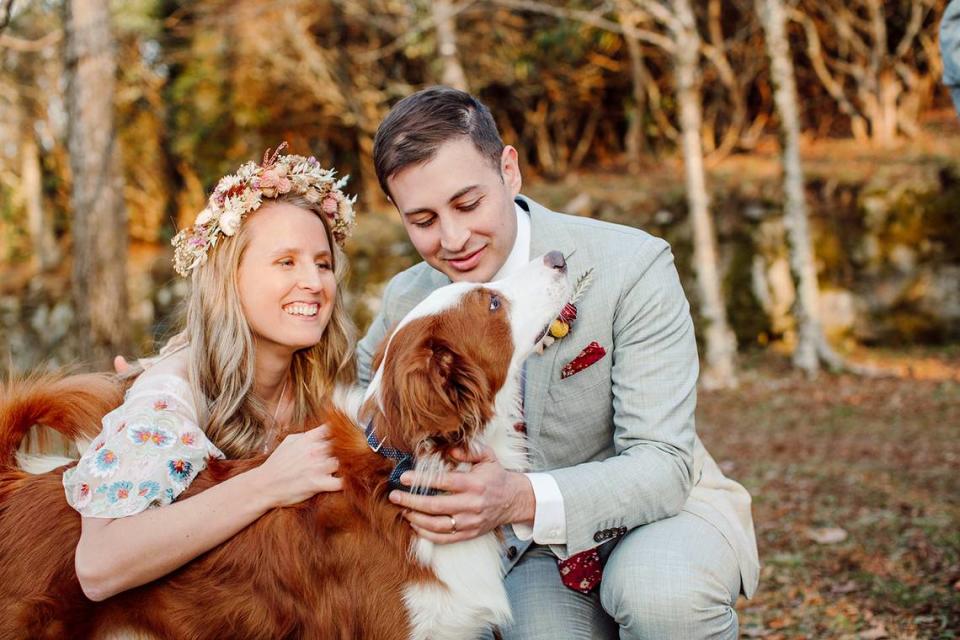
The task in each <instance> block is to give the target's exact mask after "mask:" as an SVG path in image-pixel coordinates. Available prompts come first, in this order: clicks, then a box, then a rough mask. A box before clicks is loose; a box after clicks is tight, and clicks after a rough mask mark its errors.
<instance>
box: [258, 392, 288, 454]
mask: <svg viewBox="0 0 960 640" xmlns="http://www.w3.org/2000/svg"><path fill="white" fill-rule="evenodd" d="M289 379H290V376H289V375H287V376H286V377H284V379H283V386H282V387H280V398H278V399H277V408H276V409H274V411H273V429H274V432H275V433H279V432H280V425H279V424H277V416H279V415H280V407H281V406H283V394H284V393H285V392H286V390H287V381H288V380H289ZM269 448H270V443H269V442H264V443H263V450H264V452H266V451H267V450H269Z"/></svg>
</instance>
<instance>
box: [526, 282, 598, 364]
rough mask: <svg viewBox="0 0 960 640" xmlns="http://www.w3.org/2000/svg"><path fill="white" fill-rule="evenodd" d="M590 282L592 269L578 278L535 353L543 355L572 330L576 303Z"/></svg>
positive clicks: (575, 315) (575, 314)
mask: <svg viewBox="0 0 960 640" xmlns="http://www.w3.org/2000/svg"><path fill="white" fill-rule="evenodd" d="M591 282H593V268H592V267H591V268H590V269H587V270H586V271H584V272H583V273H581V274H580V277H579V278H577V283H576V284H575V285H574V286H573V295H571V296H570V300H569V301H568V302H567V304H565V305H564V306H563V309H562V310H561V311H560V315H558V316H557V319H556V320H554V321H553V322H551V323H550V329H549V330H548V331H547V335H545V336H543V339H542V340H541V341H540V344H538V345H537V353H543V350H544V349H546V348H547V347H549V346H550V345H552V344H553V343H554V342H556V341H557V340H561V339H563V338H565V337H567V334H568V333H570V329H572V328H573V323H574V322H575V321H576V319H577V302H578V301H579V300H580V298H582V297H583V294H584V292H586V290H587V287H589V286H590V283H591Z"/></svg>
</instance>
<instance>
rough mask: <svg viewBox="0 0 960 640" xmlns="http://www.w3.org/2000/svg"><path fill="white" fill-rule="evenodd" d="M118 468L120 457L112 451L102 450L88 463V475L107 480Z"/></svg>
mask: <svg viewBox="0 0 960 640" xmlns="http://www.w3.org/2000/svg"><path fill="white" fill-rule="evenodd" d="M119 466H120V456H119V455H117V453H116V452H115V451H113V449H107V448H105V447H104V448H102V449H100V450H99V451H97V454H96V455H95V456H94V457H93V459H92V460H91V461H90V473H92V474H93V475H94V476H96V477H98V478H108V477H110V476H111V475H113V473H114V472H115V471H116V470H117V468H118V467H119Z"/></svg>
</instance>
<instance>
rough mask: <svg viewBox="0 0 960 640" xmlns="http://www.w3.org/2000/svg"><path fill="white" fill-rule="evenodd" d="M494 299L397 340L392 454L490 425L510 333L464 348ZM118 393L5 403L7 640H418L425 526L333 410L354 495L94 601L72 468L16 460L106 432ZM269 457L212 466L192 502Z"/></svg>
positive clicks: (284, 515)
mask: <svg viewBox="0 0 960 640" xmlns="http://www.w3.org/2000/svg"><path fill="white" fill-rule="evenodd" d="M475 297H476V296H475ZM485 304H487V303H486V302H485V301H484V300H483V299H482V298H480V297H476V299H475V300H472V301H467V304H465V305H463V307H462V308H461V309H458V310H456V312H455V313H454V314H452V318H446V319H444V320H442V321H440V322H439V324H438V323H432V322H430V321H429V320H425V321H422V322H416V323H413V324H411V326H409V327H405V328H404V329H403V330H401V331H400V332H399V333H398V335H396V336H395V337H394V339H393V342H392V344H391V347H390V352H389V355H388V357H387V362H386V368H385V372H384V373H385V375H384V381H385V387H384V394H385V395H384V401H385V405H386V406H385V413H386V417H385V416H384V414H382V413H379V412H377V413H376V415H375V417H374V419H375V421H376V426H377V428H378V430H379V432H380V433H381V434H384V435H385V436H386V437H388V438H389V439H390V441H391V443H392V444H393V445H394V446H399V447H403V448H407V449H412V448H415V447H417V446H418V444H419V443H422V442H423V441H425V440H426V439H427V438H428V437H429V438H434V440H433V441H432V442H433V443H434V444H435V445H436V448H437V449H441V450H445V449H447V448H449V447H451V446H455V445H457V444H462V443H463V442H464V440H465V439H467V440H468V439H469V438H470V437H472V436H473V435H474V434H475V433H476V431H475V429H476V428H478V427H480V426H482V425H483V423H484V422H485V421H486V420H487V419H488V418H489V416H490V415H491V413H492V411H493V400H494V396H495V394H496V391H497V390H498V389H499V387H500V386H501V385H502V383H503V376H504V375H505V373H506V370H507V366H508V364H509V350H510V349H509V347H510V333H509V326H508V325H507V324H506V322H504V321H502V320H501V321H499V322H496V321H494V322H491V323H490V324H489V326H488V327H486V328H485V329H483V331H484V332H487V333H485V335H484V336H483V337H482V338H481V339H480V340H468V341H467V342H469V343H470V344H471V345H474V346H470V347H469V348H468V349H466V350H465V349H464V348H463V347H462V346H460V345H458V342H461V343H462V338H463V335H464V334H463V333H460V332H461V331H463V329H464V326H463V323H464V322H465V321H467V320H470V321H471V322H475V321H476V317H477V316H476V315H473V316H472V318H473V319H472V320H471V319H470V318H469V317H468V316H465V315H462V314H468V315H469V314H470V312H471V310H472V307H473V306H476V305H479V306H481V307H482V306H484V305H485ZM481 318H483V316H481ZM484 322H486V321H484ZM475 330H476V329H475ZM458 338H459V340H458ZM477 342H479V343H481V345H480V346H476V345H475V344H474V343H477ZM504 353H507V356H506V357H505V356H504V355H503V354H504ZM438 395H442V396H443V398H441V399H438ZM120 397H121V395H120V387H119V385H118V384H116V383H114V382H112V381H111V379H110V378H108V377H106V376H74V377H70V378H65V379H57V378H53V377H46V378H38V379H35V380H33V381H32V382H30V383H29V384H23V383H19V384H11V385H8V386H7V388H6V389H5V390H3V391H2V395H0V640H7V639H14V638H16V639H21V638H22V639H27V638H30V639H53V638H85V637H91V636H96V635H98V634H100V633H102V632H105V631H109V630H114V629H136V630H140V631H143V632H146V633H148V634H151V635H154V636H157V637H161V638H178V639H180V638H184V639H186V638H197V639H200V638H211V639H212V638H271V639H272V638H343V639H347V638H349V639H355V638H370V639H384V640H392V639H397V640H400V639H402V638H406V637H408V635H409V621H408V620H407V617H406V610H405V608H404V605H403V601H402V595H403V592H404V588H405V586H407V585H410V584H412V583H416V582H424V581H431V580H435V579H436V578H435V577H434V576H433V574H432V572H431V571H430V570H429V569H428V568H425V567H423V566H421V565H419V564H417V563H415V562H414V561H412V559H411V556H410V550H411V542H412V535H413V534H412V530H411V529H410V527H409V525H408V524H407V522H406V521H405V520H404V519H403V518H402V517H401V514H400V511H399V509H398V508H396V507H394V506H393V505H392V504H391V503H390V502H389V501H388V500H387V499H386V495H385V494H386V493H387V491H388V488H387V483H386V478H387V476H388V475H389V472H390V470H391V469H392V463H391V462H389V461H387V460H386V459H384V458H382V457H380V456H379V455H377V454H375V453H373V452H372V451H371V450H370V449H369V447H368V446H367V444H366V442H365V440H364V437H363V433H362V431H361V430H359V429H358V428H357V426H356V425H355V424H353V423H352V422H351V421H350V420H349V419H347V418H346V417H345V416H343V415H342V414H340V413H339V412H336V411H330V412H329V414H328V415H326V416H320V417H319V418H320V419H319V420H318V421H316V422H312V423H311V424H316V423H318V422H321V421H322V422H326V423H327V424H328V425H329V426H330V432H331V436H330V438H331V443H332V448H333V453H334V455H335V456H336V457H337V458H338V459H339V461H340V472H339V473H340V475H341V476H342V477H343V479H344V490H343V491H342V492H336V493H321V494H318V495H316V496H314V497H313V498H311V499H309V500H307V501H305V502H303V503H300V504H299V505H296V506H294V507H287V508H282V509H274V510H272V511H270V512H268V513H267V514H266V515H264V516H263V517H261V518H260V519H259V520H257V521H256V522H254V523H253V524H251V525H250V526H249V527H247V528H246V529H244V530H243V531H241V532H240V533H238V534H237V535H236V536H234V537H233V538H231V539H230V540H228V541H226V542H224V543H223V544H221V545H220V546H218V547H216V548H215V549H213V550H211V551H210V552H208V553H206V554H204V555H202V556H200V557H199V558H197V559H195V560H194V561H192V562H190V563H188V564H187V565H185V566H183V567H181V568H180V569H179V570H177V571H175V572H173V573H172V574H170V575H168V576H166V577H164V578H161V579H159V580H157V581H154V582H152V583H150V584H147V585H145V586H142V587H139V588H136V589H132V590H130V591H127V592H124V593H121V594H118V595H116V596H114V597H112V598H109V599H108V600H106V601H104V602H100V603H94V602H91V601H89V600H88V599H87V598H86V597H85V596H84V595H83V593H82V591H81V589H80V585H79V583H78V582H77V578H76V574H75V572H74V551H75V548H76V545H77V541H78V540H79V537H80V516H79V515H78V514H77V512H76V511H74V510H73V508H71V507H70V506H69V505H68V504H67V502H66V500H65V498H64V490H63V487H62V484H61V475H62V472H63V470H64V468H65V467H64V468H61V469H57V470H55V471H52V472H50V473H46V474H42V475H31V474H28V473H25V472H23V471H21V470H19V469H16V468H14V466H13V464H14V456H13V451H14V449H15V448H16V446H17V445H18V443H19V442H20V440H21V439H22V437H23V435H24V433H25V432H26V430H27V429H29V427H30V426H31V425H33V424H35V423H41V424H46V425H48V426H50V427H53V428H55V429H57V430H59V431H61V432H62V433H65V434H66V435H68V436H70V437H78V436H87V437H90V436H92V435H94V434H96V433H97V432H99V430H100V419H101V418H102V416H103V415H104V414H105V413H107V412H108V411H109V410H111V409H113V408H114V407H115V406H116V405H117V404H118V403H119V400H120ZM407 407H416V408H415V409H413V410H410V409H408V408H407ZM424 411H425V412H427V413H428V414H430V415H429V417H430V418H431V419H435V420H437V424H438V426H439V430H436V431H434V432H432V433H424V428H427V427H429V426H430V424H431V421H430V420H428V419H425V416H423V415H420V414H418V412H424ZM264 457H265V456H259V457H256V458H251V459H246V460H234V461H217V460H213V461H211V462H210V464H209V466H208V467H207V469H206V470H204V471H203V472H202V473H201V474H200V475H199V476H198V477H197V479H196V480H195V481H194V482H193V483H192V484H191V486H190V487H189V489H188V490H187V491H186V492H185V493H184V497H186V496H189V495H193V494H195V493H198V492H200V491H203V490H204V489H206V488H208V487H210V486H212V485H214V484H216V483H218V482H222V481H223V480H225V479H227V478H229V477H231V476H233V475H236V474H238V473H242V472H243V471H246V470H248V469H251V468H253V467H256V466H257V465H259V464H261V463H262V462H263V460H264Z"/></svg>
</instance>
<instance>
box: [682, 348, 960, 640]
mask: <svg viewBox="0 0 960 640" xmlns="http://www.w3.org/2000/svg"><path fill="white" fill-rule="evenodd" d="M874 358H875V359H876V355H875V356H874ZM880 359H881V360H883V361H884V362H886V363H889V364H891V365H894V368H895V369H896V370H898V371H900V372H901V374H902V377H891V378H877V379H862V378H856V377H853V376H849V375H830V374H825V375H822V376H821V377H820V378H819V379H817V380H814V381H810V380H807V379H805V378H804V377H802V376H800V375H798V374H797V373H795V372H793V371H791V370H790V368H789V366H788V363H787V362H785V361H783V360H782V359H778V358H777V357H776V356H773V355H765V356H754V357H753V358H752V359H749V358H748V361H747V362H745V363H744V364H745V365H746V366H745V368H744V373H743V374H742V384H741V388H740V389H738V390H736V391H725V392H712V393H703V394H702V395H701V399H700V405H699V411H698V429H699V431H700V433H701V436H702V438H703V440H704V442H705V443H706V445H707V447H708V449H710V451H711V452H712V453H713V455H714V457H715V458H716V459H717V461H718V462H719V463H720V465H721V467H722V468H723V469H724V470H725V471H726V472H727V473H728V474H729V475H731V476H732V477H734V478H736V479H737V480H739V481H740V482H742V483H743V484H744V485H745V486H746V487H747V488H748V489H749V490H750V492H751V493H752V494H753V496H754V518H755V522H756V527H757V538H758V543H759V547H760V557H761V562H762V565H763V569H762V573H761V584H760V591H759V592H758V593H757V595H756V596H755V597H754V598H753V599H752V600H750V601H745V600H743V599H741V601H740V603H739V607H738V608H739V610H740V614H741V627H742V631H743V635H744V636H745V637H763V638H768V639H769V640H776V639H792V638H862V639H864V640H867V639H869V638H955V637H958V636H960V526H958V525H960V475H958V470H960V464H958V462H960V437H958V436H960V349H958V348H953V349H948V350H941V351H940V352H936V353H929V352H928V353H923V352H912V353H910V354H906V355H904V354H902V353H901V354H880ZM818 540H819V541H818Z"/></svg>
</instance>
